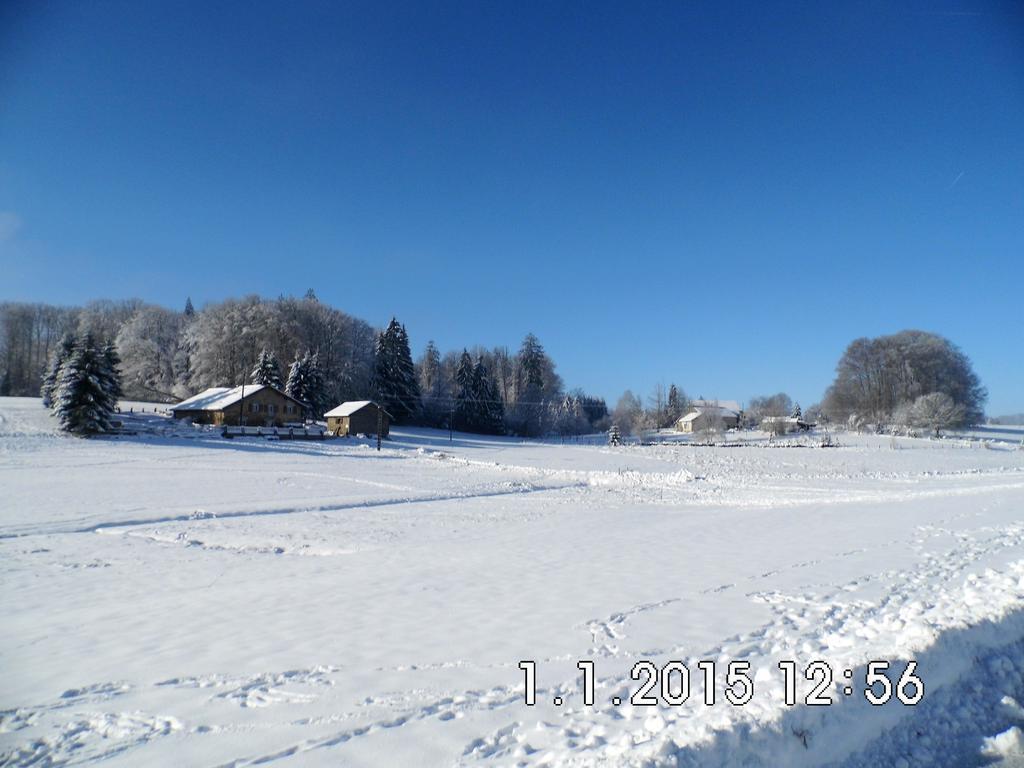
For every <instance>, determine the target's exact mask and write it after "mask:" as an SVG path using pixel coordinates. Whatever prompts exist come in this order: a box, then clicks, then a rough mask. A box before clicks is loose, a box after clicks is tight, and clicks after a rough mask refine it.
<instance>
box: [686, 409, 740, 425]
mask: <svg viewBox="0 0 1024 768" xmlns="http://www.w3.org/2000/svg"><path fill="white" fill-rule="evenodd" d="M704 414H711V415H716V416H718V417H719V418H722V419H735V418H737V417H738V416H739V414H738V413H737V412H736V411H734V410H732V409H731V408H723V407H721V406H706V405H702V406H700V407H699V408H694V409H693V410H692V411H690V412H689V413H688V414H686V415H685V416H683V417H681V418H680V419H679V421H681V422H691V421H693V420H694V419H696V418H697V417H698V416H703V415H704ZM676 423H679V422H678V421H677V422H676Z"/></svg>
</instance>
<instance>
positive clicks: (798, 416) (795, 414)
mask: <svg viewBox="0 0 1024 768" xmlns="http://www.w3.org/2000/svg"><path fill="white" fill-rule="evenodd" d="M791 415H792V417H793V418H794V419H802V418H803V417H804V413H803V411H801V410H800V403H797V404H796V405H794V406H793V413H792V414H791Z"/></svg>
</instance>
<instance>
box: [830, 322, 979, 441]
mask: <svg viewBox="0 0 1024 768" xmlns="http://www.w3.org/2000/svg"><path fill="white" fill-rule="evenodd" d="M936 392H941V393H944V394H946V395H949V397H950V398H952V400H953V402H954V403H955V404H957V405H960V406H963V409H964V417H963V420H964V423H965V424H977V423H979V422H980V421H981V419H982V418H983V413H984V405H985V400H986V398H987V397H988V393H987V392H986V390H985V387H984V386H982V384H981V381H980V380H979V378H978V376H977V374H976V373H975V372H974V369H973V367H972V366H971V361H970V360H969V359H968V357H967V356H966V355H965V354H964V353H963V352H962V351H961V350H960V348H959V347H957V346H956V345H955V344H953V343H952V342H951V341H949V340H948V339H945V338H943V337H942V336H939V335H937V334H934V333H927V332H925V331H901V332H900V333H896V334H893V335H891V336H879V337H877V338H873V339H869V338H861V339H856V340H855V341H853V342H851V344H850V345H849V346H848V347H847V348H846V351H845V352H844V353H843V356H842V358H840V360H839V363H838V365H837V366H836V378H835V381H834V382H833V383H832V385H831V386H830V387H829V389H828V392H827V393H826V395H825V400H824V402H823V403H822V408H823V410H824V411H825V413H826V414H828V415H829V416H830V417H831V418H832V419H834V420H837V421H838V420H846V419H847V418H848V417H849V416H851V415H856V416H857V417H858V418H859V419H862V420H864V421H866V422H867V423H874V424H876V425H880V424H885V423H888V422H889V421H890V420H891V418H892V415H893V413H894V412H895V411H896V410H897V408H898V407H899V406H900V405H901V404H904V403H907V402H910V403H913V402H915V401H916V400H917V398H919V397H921V396H922V395H929V394H932V393H936Z"/></svg>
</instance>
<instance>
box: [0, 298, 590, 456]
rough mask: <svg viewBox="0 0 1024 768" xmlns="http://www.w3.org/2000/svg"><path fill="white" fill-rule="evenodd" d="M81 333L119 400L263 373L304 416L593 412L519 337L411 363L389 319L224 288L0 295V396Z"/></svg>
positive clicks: (570, 426)
mask: <svg viewBox="0 0 1024 768" xmlns="http://www.w3.org/2000/svg"><path fill="white" fill-rule="evenodd" d="M85 335H89V336H91V337H92V338H93V339H96V340H98V342H97V343H100V344H104V343H111V344H112V346H113V348H114V349H116V352H117V354H118V355H119V356H120V360H121V364H120V369H121V382H122V388H123V393H124V397H126V398H129V399H140V400H157V401H161V402H176V401H178V400H180V399H182V398H185V397H188V396H190V395H193V394H195V393H197V392H200V391H202V390H203V389H206V388H207V387H212V386H229V385H230V386H234V385H237V384H240V383H241V382H242V381H243V380H245V381H247V382H250V381H254V380H256V379H257V378H259V377H262V376H268V375H276V376H277V379H276V380H277V381H280V382H281V384H282V385H283V386H284V387H285V388H287V389H289V390H291V391H292V392H294V393H297V394H298V396H299V399H300V400H302V401H303V402H305V403H307V405H308V406H309V411H310V414H311V415H313V416H315V417H319V416H321V415H322V414H323V412H324V411H325V410H327V409H328V408H330V407H333V406H334V405H337V404H338V403H341V402H344V401H346V400H359V399H377V400H380V401H382V402H384V404H385V406H386V407H387V408H388V410H389V411H390V412H392V415H393V416H394V417H395V420H396V422H397V423H405V424H422V425H428V426H436V427H446V426H448V425H449V424H450V423H454V425H455V428H456V429H460V430H466V431H475V432H489V433H511V434H519V435H527V436H535V435H543V434H549V433H552V432H557V433H561V434H574V433H582V432H589V431H592V430H593V429H595V428H603V427H604V426H606V422H607V408H606V407H605V404H604V401H603V400H601V399H600V398H594V397H589V396H587V395H586V394H585V393H583V392H582V391H579V390H575V391H572V392H566V391H565V390H564V385H563V382H562V379H561V377H560V376H559V375H558V374H557V372H556V367H555V363H554V361H552V360H551V359H550V357H549V356H548V355H547V354H546V352H545V351H544V349H543V347H542V346H541V344H540V342H539V341H538V340H537V339H536V337H534V336H533V335H532V334H531V335H528V336H527V337H526V339H525V340H524V341H523V344H522V346H521V347H520V349H519V350H518V351H517V352H510V351H509V350H508V349H507V348H505V347H495V348H492V349H486V348H483V347H471V348H467V349H463V350H458V351H451V352H448V353H446V354H443V355H442V354H441V353H440V351H439V350H438V349H437V347H436V345H434V343H433V342H430V343H428V344H427V347H426V351H425V352H424V353H423V355H422V356H421V357H420V359H419V360H417V361H415V362H414V361H413V359H412V355H411V352H410V344H409V338H408V335H407V334H406V331H405V328H404V326H402V325H401V324H399V323H398V322H397V320H392V322H391V324H390V325H389V326H388V328H387V329H385V330H384V331H381V332H378V331H377V330H376V329H374V328H373V327H371V326H370V325H369V324H368V323H366V322H364V321H363V320H360V319H358V318H355V317H352V316H350V315H347V314H346V313H344V312H342V311H340V310H338V309H335V308H333V307H331V306H329V305H327V304H324V303H322V302H320V301H319V300H318V299H317V297H316V296H315V295H314V293H313V292H312V291H309V292H308V293H307V294H306V296H304V297H303V298H294V297H285V296H282V297H279V298H277V299H264V298H261V297H259V296H248V297H245V298H242V299H227V300H225V301H222V302H216V303H211V304H208V305H206V306H204V307H203V308H202V309H200V310H197V309H196V308H195V307H194V306H193V305H192V302H191V300H187V301H186V303H185V306H184V307H183V309H182V310H181V311H175V310H171V309H167V308H166V307H160V306H156V305H152V304H147V303H145V302H143V301H140V300H135V299H133V300H128V301H95V302H91V303H89V304H87V305H85V306H84V307H54V306H50V305H46V304H26V303H10V302H9V303H3V304H0V394H4V395H16V396H37V395H39V393H40V386H41V384H42V380H43V376H44V373H45V371H46V370H47V368H48V366H51V365H52V361H53V359H54V356H55V353H56V352H57V350H58V349H59V348H60V347H61V345H62V344H67V343H72V342H69V341H68V340H69V339H75V338H78V337H82V336H85ZM271 358H272V359H273V365H271ZM278 361H280V362H278ZM271 369H274V370H276V374H272V373H271ZM285 371H287V374H285Z"/></svg>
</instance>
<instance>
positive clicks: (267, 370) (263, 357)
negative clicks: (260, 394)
mask: <svg viewBox="0 0 1024 768" xmlns="http://www.w3.org/2000/svg"><path fill="white" fill-rule="evenodd" d="M249 376H250V378H251V380H252V383H253V384H264V385H266V386H270V387H276V388H277V389H281V388H282V387H283V384H282V382H281V364H280V363H278V362H277V358H276V357H275V356H274V353H273V352H269V351H268V350H267V349H266V348H265V347H264V349H263V351H262V352H260V356H259V358H258V359H257V360H256V366H255V367H254V368H253V369H252V373H250V374H249Z"/></svg>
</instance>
